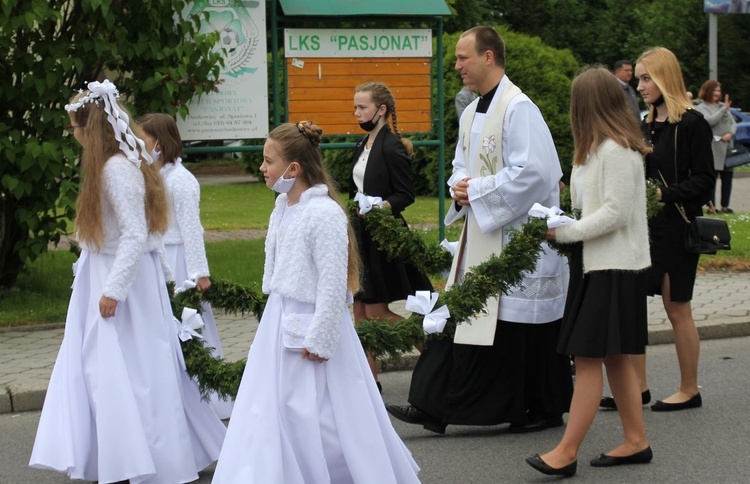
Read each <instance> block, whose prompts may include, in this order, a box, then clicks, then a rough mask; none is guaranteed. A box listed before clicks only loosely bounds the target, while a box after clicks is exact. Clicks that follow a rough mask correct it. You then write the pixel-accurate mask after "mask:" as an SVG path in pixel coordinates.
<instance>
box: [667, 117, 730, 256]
mask: <svg viewBox="0 0 750 484" xmlns="http://www.w3.org/2000/svg"><path fill="white" fill-rule="evenodd" d="M674 172H675V174H676V173H677V128H675V131H674ZM658 173H659V177H660V178H661V181H662V183H663V184H664V186H665V187H666V186H668V185H667V180H666V179H665V178H664V175H662V174H661V172H660V171H659V172H658ZM674 205H675V207H677V211H678V212H680V215H681V216H682V219H683V220H684V221H685V223H686V224H687V229H686V230H685V250H686V251H688V252H690V253H693V254H716V251H719V250H731V248H732V247H731V245H730V241H731V240H732V236H731V234H730V233H729V225H727V222H726V220H723V219H720V218H711V217H695V218H694V219H693V220H690V219H688V216H687V213H686V212H685V207H684V206H683V205H682V204H681V203H675V204H674Z"/></svg>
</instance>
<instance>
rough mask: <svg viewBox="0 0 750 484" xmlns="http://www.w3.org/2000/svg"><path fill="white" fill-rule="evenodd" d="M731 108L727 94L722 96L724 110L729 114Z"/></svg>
mask: <svg viewBox="0 0 750 484" xmlns="http://www.w3.org/2000/svg"><path fill="white" fill-rule="evenodd" d="M731 107H732V101H730V100H729V94H727V95H725V96H724V109H725V110H726V111H727V112H729V108H731Z"/></svg>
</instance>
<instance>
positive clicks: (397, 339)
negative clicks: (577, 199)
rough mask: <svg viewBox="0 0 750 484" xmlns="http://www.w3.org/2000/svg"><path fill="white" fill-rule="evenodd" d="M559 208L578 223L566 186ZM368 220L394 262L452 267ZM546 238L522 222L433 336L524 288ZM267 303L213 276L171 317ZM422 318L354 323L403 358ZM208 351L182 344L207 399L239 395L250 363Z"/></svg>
mask: <svg viewBox="0 0 750 484" xmlns="http://www.w3.org/2000/svg"><path fill="white" fill-rule="evenodd" d="M656 188H657V185H656V184H654V183H649V184H647V199H648V200H647V207H648V216H649V218H650V217H653V216H654V215H655V214H656V213H658V211H659V210H661V207H662V206H663V204H662V203H661V202H659V200H658V196H657V194H656ZM561 205H562V207H561V209H563V210H565V211H566V212H568V213H572V214H573V216H574V217H575V218H580V213H578V214H576V213H575V212H574V211H572V210H571V208H570V207H571V205H570V191H569V190H568V189H565V190H564V191H563V193H562V194H561ZM349 209H350V211H351V214H352V215H351V216H352V217H357V216H358V215H357V213H356V211H357V207H356V205H354V204H350V205H349ZM566 209H567V210H566ZM365 223H366V226H367V229H368V230H369V231H370V234H371V236H372V238H373V240H375V242H376V243H377V244H378V246H379V247H380V248H381V249H382V250H384V251H385V252H386V253H387V254H388V255H389V257H401V258H403V259H404V260H405V261H407V262H409V263H411V264H413V265H415V266H416V267H417V268H419V269H420V270H423V271H424V272H426V273H428V274H440V273H443V272H445V271H447V270H449V269H450V265H451V260H452V257H451V255H450V254H449V253H448V252H446V251H444V250H443V249H442V248H441V247H440V246H439V245H437V244H434V245H427V244H425V242H424V241H423V240H422V238H421V237H420V236H419V235H418V234H417V233H415V232H413V231H410V230H409V229H408V228H407V227H405V226H404V225H403V224H402V223H401V222H400V221H399V220H398V219H396V218H395V217H393V216H392V215H391V213H390V212H389V211H387V210H372V211H370V212H368V213H367V214H366V215H365ZM546 234H547V222H546V220H544V219H540V218H531V219H529V221H528V222H526V223H525V224H523V225H522V227H521V230H519V231H514V232H513V233H512V234H511V236H510V240H509V242H508V243H507V244H506V245H505V247H504V248H503V251H502V252H501V253H500V254H499V255H493V256H491V257H490V258H489V259H488V260H486V261H485V262H483V263H481V264H479V265H477V266H475V267H474V268H473V269H472V271H471V272H470V273H467V274H466V275H465V276H464V278H463V280H462V281H461V282H460V283H457V284H454V285H453V286H451V288H450V289H448V290H446V291H444V292H442V293H441V294H440V296H439V298H438V301H437V303H436V305H435V307H440V306H442V305H443V304H445V305H447V306H448V309H449V311H450V314H451V317H450V319H449V320H448V322H447V324H446V326H445V329H444V331H443V333H441V334H438V335H430V336H429V337H431V338H434V337H452V336H453V334H454V333H455V330H456V325H458V324H462V323H465V322H466V321H467V320H468V319H470V318H471V317H472V316H474V315H475V314H477V313H480V312H482V311H484V310H485V303H486V301H487V299H488V298H490V297H492V296H498V295H500V294H507V292H508V291H509V290H510V289H511V288H513V287H516V286H518V285H520V284H521V283H522V282H523V273H524V272H528V271H531V270H533V269H534V267H535V265H536V261H537V259H538V258H539V255H540V252H541V250H542V242H544V241H545V239H546ZM556 245H557V246H558V247H557V248H558V250H561V251H564V250H565V247H563V246H561V244H556ZM172 287H173V286H172ZM172 287H170V294H172ZM266 300H267V298H266V296H265V295H263V294H260V293H258V291H256V290H255V289H253V288H250V287H247V286H242V285H239V284H233V283H230V282H227V281H222V280H215V279H212V285H211V289H210V290H209V291H207V292H205V293H203V294H201V293H199V292H198V291H196V290H195V289H191V290H188V291H184V292H181V293H179V294H177V295H175V296H173V297H172V312H173V314H174V315H175V317H177V318H179V317H181V315H182V309H183V308H185V307H191V308H195V309H197V310H198V311H201V302H208V303H210V304H211V305H212V306H213V307H214V308H216V309H221V310H224V311H227V312H230V313H233V314H237V313H239V314H247V313H252V314H254V315H255V317H256V318H258V319H259V320H260V317H261V315H262V313H263V308H264V307H265V304H266ZM423 320H424V316H422V315H421V314H416V313H413V314H412V315H411V316H410V317H408V318H406V319H403V320H401V321H398V322H396V323H394V324H383V323H382V322H380V321H377V320H368V321H363V322H361V323H360V324H359V325H357V334H358V335H359V339H360V341H361V342H362V346H363V348H364V349H365V351H367V352H368V353H371V354H373V355H375V356H385V355H387V356H391V357H398V356H399V355H401V354H403V353H406V352H408V351H411V350H412V348H414V346H415V345H416V344H418V343H420V342H422V341H424V340H425V334H424V331H423V330H422V322H423ZM465 324H468V323H465ZM211 349H212V348H209V347H208V346H206V344H205V343H204V341H203V340H198V339H192V340H188V341H186V342H182V350H183V354H184V357H185V364H186V366H187V372H188V374H189V375H190V376H191V377H194V378H196V379H197V380H198V383H199V386H200V390H201V393H202V394H203V395H204V397H205V396H207V395H208V394H209V392H216V393H218V394H219V396H221V397H224V398H226V397H236V395H237V390H238V388H239V384H240V381H241V379H242V374H243V372H244V369H245V363H246V362H245V360H239V361H235V362H227V361H224V360H223V359H222V358H216V357H214V356H213V355H211Z"/></svg>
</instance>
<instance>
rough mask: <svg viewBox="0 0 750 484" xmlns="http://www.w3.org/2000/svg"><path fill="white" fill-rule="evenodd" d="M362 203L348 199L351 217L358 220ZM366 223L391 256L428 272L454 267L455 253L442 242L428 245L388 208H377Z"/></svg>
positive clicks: (379, 246)
mask: <svg viewBox="0 0 750 484" xmlns="http://www.w3.org/2000/svg"><path fill="white" fill-rule="evenodd" d="M358 209H359V206H358V205H357V203H356V202H354V201H350V202H349V212H350V217H351V218H352V220H356V218H357V217H360V215H358V213H357V210H358ZM363 217H364V220H365V226H366V227H367V231H368V232H369V233H370V236H371V237H372V239H373V240H374V241H375V243H376V244H378V248H379V249H380V250H382V251H383V252H385V253H386V254H387V255H388V257H389V258H396V257H401V258H402V259H403V260H404V261H406V262H409V263H410V264H412V265H413V266H415V267H417V268H418V269H419V270H421V271H423V272H424V273H425V274H429V275H438V274H441V273H442V272H445V271H447V270H449V269H450V268H451V261H452V260H453V257H452V256H451V255H450V253H449V252H446V251H445V250H443V249H442V248H441V247H440V246H439V245H427V244H425V242H424V240H422V238H421V237H420V236H419V234H417V233H416V232H414V231H411V230H409V229H408V228H407V227H404V225H403V223H402V222H401V220H399V219H397V218H396V217H394V216H393V215H392V214H391V211H390V210H387V209H380V210H378V209H374V210H370V211H369V212H367V213H366V214H365V215H364V216H363Z"/></svg>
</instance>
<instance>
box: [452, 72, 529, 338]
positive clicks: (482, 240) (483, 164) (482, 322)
mask: <svg viewBox="0 0 750 484" xmlns="http://www.w3.org/2000/svg"><path fill="white" fill-rule="evenodd" d="M519 94H521V90H520V89H519V88H518V87H516V86H515V84H513V83H511V82H510V81H509V83H508V85H507V86H506V87H505V89H503V91H502V93H500V98H499V99H498V100H497V102H496V103H495V105H494V106H493V107H492V109H491V110H490V111H488V112H487V115H486V116H485V120H484V124H483V126H482V131H481V133H480V135H479V138H478V142H480V143H482V142H483V140H491V139H492V138H491V137H493V138H494V140H495V148H496V149H495V150H494V151H492V152H491V153H489V154H486V153H483V151H482V148H483V147H482V146H479V147H477V149H476V153H477V158H478V159H475V160H469V152H470V151H469V142H470V139H471V130H472V129H471V128H472V124H473V122H469V121H470V120H473V119H474V114H475V113H476V108H477V104H478V101H475V102H473V103H472V104H471V105H469V106H468V107H467V108H466V112H464V114H463V116H462V119H463V120H464V122H463V123H462V125H461V128H462V129H461V132H460V133H459V136H461V140H462V143H463V148H464V159H465V160H466V161H467V165H468V166H469V167H470V176H471V178H472V179H474V178H479V177H483V176H492V175H494V174H496V173H497V170H498V168H500V169H502V168H503V166H504V162H503V140H502V133H503V122H504V121H505V113H506V111H507V110H508V104H510V101H511V100H512V99H513V98H514V97H516V96H518V95H519ZM470 161H471V163H470ZM498 164H499V165H500V166H499V167H498ZM467 224H468V225H469V226H470V227H469V231H470V232H471V237H469V238H468V239H467V237H466V232H467ZM502 248H503V228H502V227H500V228H498V229H497V230H494V231H493V232H491V233H488V234H485V233H482V230H481V229H480V228H479V225H478V224H477V220H476V217H475V216H474V212H473V211H472V210H468V211H467V212H466V218H465V219H464V226H463V229H462V230H461V238H460V239H459V249H458V251H457V253H456V256H455V257H454V258H453V263H452V265H451V272H450V276H449V277H448V282H447V283H446V286H445V288H446V289H448V288H450V286H451V285H453V284H454V283H455V282H457V280H456V276H457V273H458V270H459V268H460V267H461V265H462V259H463V258H465V259H466V263H465V264H464V265H465V267H466V272H469V271H470V270H471V268H472V267H474V266H476V265H479V264H481V263H482V262H484V261H486V260H487V259H488V258H489V257H490V256H491V255H492V254H499V253H500V252H501V251H502ZM499 305H500V299H499V297H490V298H489V299H487V304H486V311H485V312H481V313H477V314H475V315H474V316H473V317H472V318H470V319H469V320H467V321H465V322H464V323H462V324H459V325H458V326H456V334H455V336H454V338H453V341H454V342H455V343H458V344H467V345H475V346H492V344H493V343H494V341H495V330H496V328H497V314H498V311H499Z"/></svg>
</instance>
